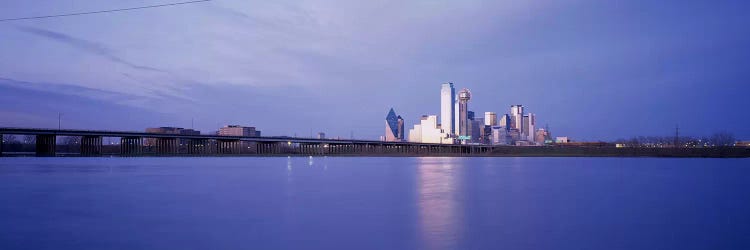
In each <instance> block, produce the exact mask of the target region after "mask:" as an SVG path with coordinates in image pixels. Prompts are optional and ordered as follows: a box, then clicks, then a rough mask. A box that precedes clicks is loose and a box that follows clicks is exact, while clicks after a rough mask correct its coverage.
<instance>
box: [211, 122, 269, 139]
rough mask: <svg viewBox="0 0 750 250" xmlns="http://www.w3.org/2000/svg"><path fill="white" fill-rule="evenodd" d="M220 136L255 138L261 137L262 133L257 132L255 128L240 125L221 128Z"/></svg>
mask: <svg viewBox="0 0 750 250" xmlns="http://www.w3.org/2000/svg"><path fill="white" fill-rule="evenodd" d="M218 135H220V136H248V137H255V136H260V131H259V130H256V129H255V127H244V126H240V125H226V126H224V127H222V128H219V134H218Z"/></svg>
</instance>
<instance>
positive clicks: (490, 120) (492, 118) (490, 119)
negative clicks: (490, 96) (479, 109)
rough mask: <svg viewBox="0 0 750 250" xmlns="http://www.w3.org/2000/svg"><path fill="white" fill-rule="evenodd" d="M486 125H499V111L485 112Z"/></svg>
mask: <svg viewBox="0 0 750 250" xmlns="http://www.w3.org/2000/svg"><path fill="white" fill-rule="evenodd" d="M484 125H487V126H497V113H495V112H484Z"/></svg>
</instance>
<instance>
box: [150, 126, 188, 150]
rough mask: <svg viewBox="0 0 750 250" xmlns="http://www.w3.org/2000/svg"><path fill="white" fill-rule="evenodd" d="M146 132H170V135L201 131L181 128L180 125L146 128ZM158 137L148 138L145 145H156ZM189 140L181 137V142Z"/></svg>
mask: <svg viewBox="0 0 750 250" xmlns="http://www.w3.org/2000/svg"><path fill="white" fill-rule="evenodd" d="M146 133H153V134H170V135H200V134H201V131H198V130H193V129H186V128H179V127H157V128H146ZM156 140H157V139H156V138H146V140H145V142H144V146H155V145H156ZM186 141H187V140H185V139H180V143H181V144H184V143H185V142H186Z"/></svg>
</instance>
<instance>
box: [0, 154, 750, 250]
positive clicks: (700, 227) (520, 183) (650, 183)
mask: <svg viewBox="0 0 750 250" xmlns="http://www.w3.org/2000/svg"><path fill="white" fill-rule="evenodd" d="M748 163H750V161H748V160H746V159H658V158H624V159H620V158H354V157H352V158H331V157H329V158H321V157H316V158H312V159H311V158H307V157H296V158H2V159H0V249H750V181H748V179H749V177H750V164H748Z"/></svg>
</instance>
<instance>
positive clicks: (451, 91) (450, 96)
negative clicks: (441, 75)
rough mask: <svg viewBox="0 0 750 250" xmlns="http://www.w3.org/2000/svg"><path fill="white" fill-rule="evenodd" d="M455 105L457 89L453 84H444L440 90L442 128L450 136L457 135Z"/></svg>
mask: <svg viewBox="0 0 750 250" xmlns="http://www.w3.org/2000/svg"><path fill="white" fill-rule="evenodd" d="M455 103H456V89H455V88H453V83H452V82H449V83H443V85H442V87H441V88H440V128H442V129H443V132H444V133H445V134H446V135H448V136H452V135H454V134H456V133H455V127H456V126H455V125H454V122H455V120H454V117H455V116H456V110H455Z"/></svg>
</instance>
